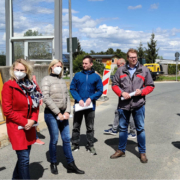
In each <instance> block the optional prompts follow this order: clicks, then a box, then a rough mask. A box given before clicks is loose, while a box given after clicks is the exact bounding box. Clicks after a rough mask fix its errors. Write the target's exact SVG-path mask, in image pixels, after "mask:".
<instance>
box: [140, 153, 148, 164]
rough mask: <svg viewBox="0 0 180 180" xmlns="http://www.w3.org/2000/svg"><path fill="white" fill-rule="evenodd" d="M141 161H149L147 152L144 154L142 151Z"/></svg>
mask: <svg viewBox="0 0 180 180" xmlns="http://www.w3.org/2000/svg"><path fill="white" fill-rule="evenodd" d="M140 161H141V162H142V163H147V162H148V159H147V157H146V154H145V153H142V154H141V153H140Z"/></svg>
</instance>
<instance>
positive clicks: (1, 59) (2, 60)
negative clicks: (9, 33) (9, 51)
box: [0, 55, 6, 66]
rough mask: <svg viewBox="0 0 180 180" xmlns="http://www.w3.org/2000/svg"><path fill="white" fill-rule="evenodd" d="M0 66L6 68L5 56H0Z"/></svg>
mask: <svg viewBox="0 0 180 180" xmlns="http://www.w3.org/2000/svg"><path fill="white" fill-rule="evenodd" d="M0 66H6V56H5V55H0Z"/></svg>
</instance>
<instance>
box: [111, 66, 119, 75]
mask: <svg viewBox="0 0 180 180" xmlns="http://www.w3.org/2000/svg"><path fill="white" fill-rule="evenodd" d="M117 69H118V68H117V67H115V68H114V71H113V72H112V73H111V75H115V74H116V71H117Z"/></svg>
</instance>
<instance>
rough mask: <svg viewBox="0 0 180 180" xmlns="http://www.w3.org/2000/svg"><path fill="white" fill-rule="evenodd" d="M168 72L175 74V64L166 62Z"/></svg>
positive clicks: (179, 67) (179, 66)
mask: <svg viewBox="0 0 180 180" xmlns="http://www.w3.org/2000/svg"><path fill="white" fill-rule="evenodd" d="M179 70H180V64H178V71H179ZM168 74H176V64H168Z"/></svg>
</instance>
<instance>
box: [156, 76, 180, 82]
mask: <svg viewBox="0 0 180 180" xmlns="http://www.w3.org/2000/svg"><path fill="white" fill-rule="evenodd" d="M177 80H178V81H180V76H177ZM156 81H176V76H175V75H171V76H158V77H157V79H156Z"/></svg>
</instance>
